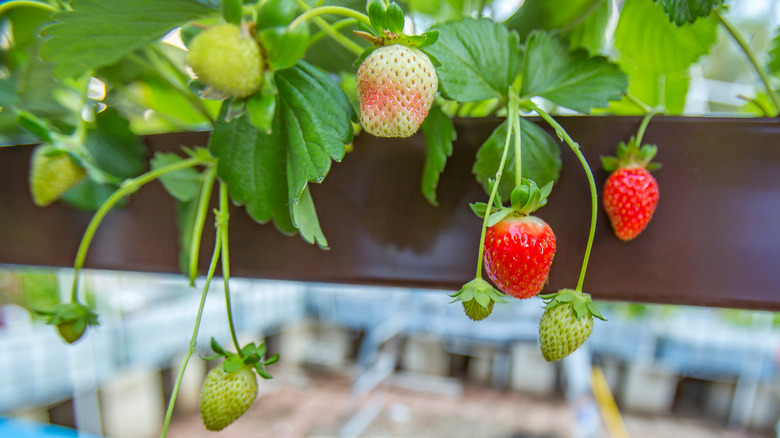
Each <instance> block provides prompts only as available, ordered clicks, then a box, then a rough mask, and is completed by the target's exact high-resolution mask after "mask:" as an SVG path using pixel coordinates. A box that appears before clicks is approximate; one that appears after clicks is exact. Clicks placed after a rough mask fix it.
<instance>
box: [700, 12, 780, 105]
mask: <svg viewBox="0 0 780 438" xmlns="http://www.w3.org/2000/svg"><path fill="white" fill-rule="evenodd" d="M712 13H713V14H714V15H715V17H717V18H718V20H719V21H720V24H722V25H723V27H725V28H726V30H727V31H728V33H729V35H731V37H732V38H734V41H736V42H737V44H738V45H739V47H740V49H742V52H744V53H745V56H747V58H748V61H750V64H751V65H752V66H753V69H754V70H755V71H756V73H757V74H758V77H759V78H760V79H761V82H763V83H764V87H765V88H766V92H767V94H769V98H770V99H772V103H773V104H774V106H775V111H774V114H777V113H778V112H780V98H779V97H778V96H777V93H776V92H775V89H774V88H772V81H771V79H770V78H769V75H767V73H766V71H765V70H764V68H763V67H762V66H761V63H759V62H758V58H757V57H756V54H755V53H754V52H753V49H751V48H750V44H748V42H747V41H746V40H745V38H744V37H743V36H742V34H740V33H739V31H737V29H736V28H735V27H734V26H733V25H732V24H731V23H730V22H729V21H728V20H726V17H724V16H723V14H721V12H720V10H718V9H715V10H713V11H712Z"/></svg>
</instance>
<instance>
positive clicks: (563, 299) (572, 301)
mask: <svg viewBox="0 0 780 438" xmlns="http://www.w3.org/2000/svg"><path fill="white" fill-rule="evenodd" d="M539 296H540V297H541V298H542V300H543V301H544V306H543V308H544V309H545V310H550V309H553V308H555V307H557V306H561V305H571V306H572V310H573V311H574V316H575V318H577V320H580V319H582V318H583V317H585V316H586V315H588V314H589V315H591V316H593V317H595V318H598V319H600V320H602V321H606V319H605V318H604V317H603V316H602V315H601V312H600V311H599V309H598V308H597V307H596V305H595V304H593V300H592V299H591V297H590V294H586V293H584V292H580V291H576V290H574V289H561V290H559V291H558V292H556V293H554V294H546V295H539Z"/></svg>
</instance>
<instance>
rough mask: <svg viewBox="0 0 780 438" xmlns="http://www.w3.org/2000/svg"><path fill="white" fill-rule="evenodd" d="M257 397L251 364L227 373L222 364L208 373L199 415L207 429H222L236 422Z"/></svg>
mask: <svg viewBox="0 0 780 438" xmlns="http://www.w3.org/2000/svg"><path fill="white" fill-rule="evenodd" d="M256 398H257V377H256V376H255V373H254V371H253V369H252V365H244V366H242V367H241V368H239V369H238V371H235V372H232V373H229V372H227V371H225V369H224V366H223V364H220V365H218V366H217V367H216V368H214V369H212V370H211V371H209V373H208V375H207V376H206V381H205V382H204V383H203V389H202V390H201V393H200V415H201V418H202V419H203V425H204V426H206V429H208V430H214V431H216V430H222V429H224V428H226V427H227V426H229V425H230V424H231V423H233V422H234V421H236V420H237V419H238V418H239V417H240V416H242V415H244V413H245V412H246V411H247V410H248V409H249V407H250V406H252V403H254V401H255V399H256Z"/></svg>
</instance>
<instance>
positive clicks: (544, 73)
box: [520, 32, 628, 113]
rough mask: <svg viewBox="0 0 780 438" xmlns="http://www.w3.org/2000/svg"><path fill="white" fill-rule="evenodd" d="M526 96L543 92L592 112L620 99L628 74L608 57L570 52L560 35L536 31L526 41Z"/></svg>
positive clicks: (563, 104) (575, 108)
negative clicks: (593, 109)
mask: <svg viewBox="0 0 780 438" xmlns="http://www.w3.org/2000/svg"><path fill="white" fill-rule="evenodd" d="M525 50H526V53H525V63H524V68H523V83H522V89H521V92H520V94H521V95H522V96H523V97H532V96H541V97H544V98H545V99H548V100H550V101H552V102H555V103H557V104H558V105H561V106H563V107H566V108H570V109H573V110H575V111H579V112H581V113H589V112H590V110H591V109H592V108H602V107H605V106H607V105H608V104H609V101H610V100H617V99H620V98H621V96H622V95H623V94H625V92H626V88H627V87H628V78H627V77H626V75H625V74H624V73H623V72H622V71H620V69H619V68H618V66H617V65H615V64H613V63H611V62H609V61H608V60H607V58H604V57H601V56H596V57H589V56H588V54H587V52H585V51H584V50H577V51H574V52H569V47H568V45H567V44H566V43H564V42H563V41H562V40H561V39H560V38H559V37H558V36H556V35H553V34H550V33H538V32H534V33H532V34H531V36H529V37H528V42H527V43H526V49H525Z"/></svg>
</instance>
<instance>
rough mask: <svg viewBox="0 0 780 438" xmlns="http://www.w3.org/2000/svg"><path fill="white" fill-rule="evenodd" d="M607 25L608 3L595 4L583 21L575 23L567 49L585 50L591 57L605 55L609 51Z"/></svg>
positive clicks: (569, 36)
mask: <svg viewBox="0 0 780 438" xmlns="http://www.w3.org/2000/svg"><path fill="white" fill-rule="evenodd" d="M547 3H549V2H547ZM559 9H565V8H559ZM608 25H609V2H608V1H600V2H597V6H596V8H595V10H593V11H592V12H590V13H589V14H588V15H587V17H586V18H585V19H584V20H582V21H581V22H579V23H577V25H576V26H574V27H573V28H572V30H571V32H569V35H568V40H569V49H570V50H575V49H579V48H582V49H585V50H587V52H588V54H590V55H591V56H593V55H606V54H607V53H606V52H607V51H608V50H609V48H608V47H607V46H608V45H607V40H608V38H609V36H610V35H609V33H608V31H607V26H608Z"/></svg>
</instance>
